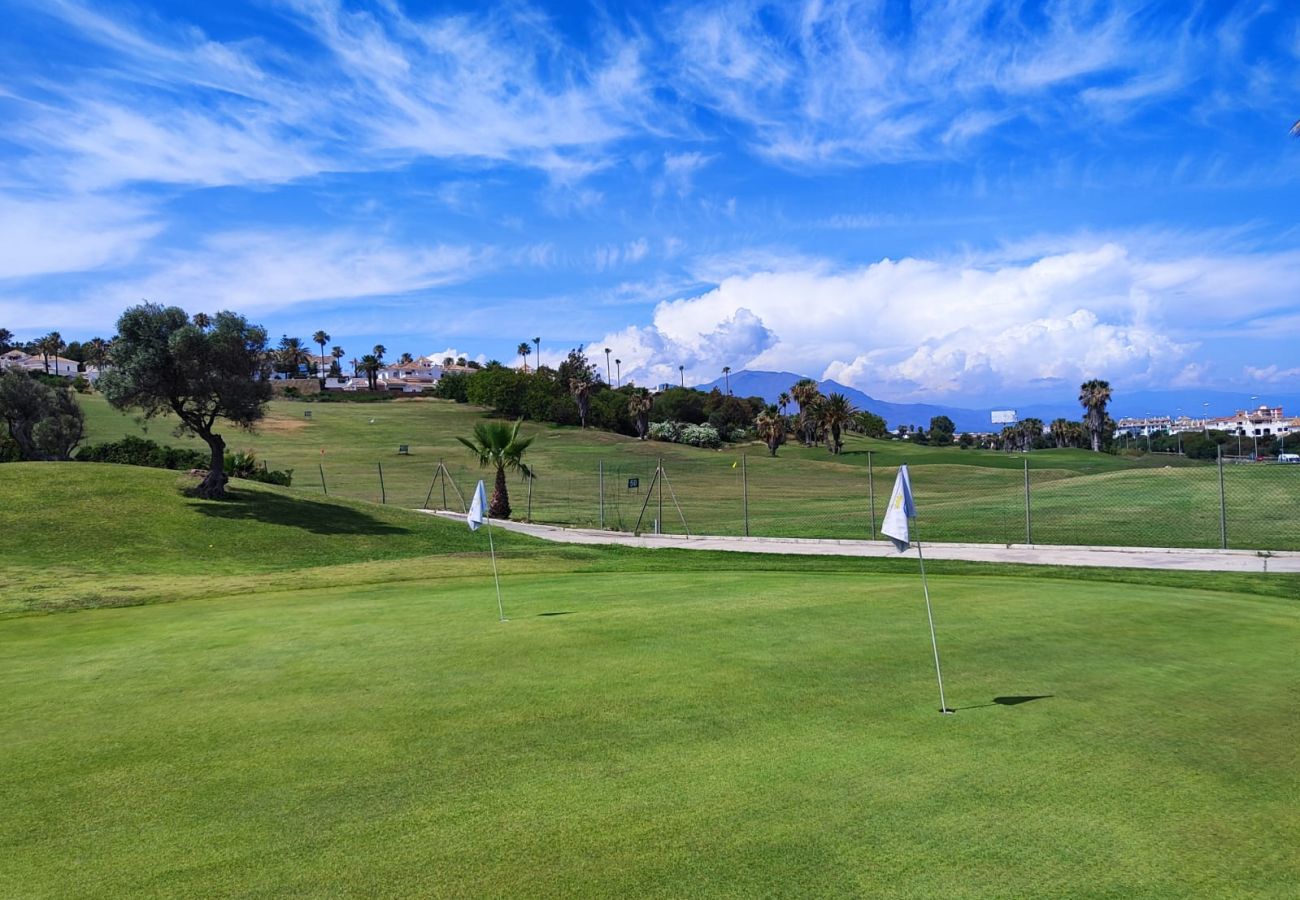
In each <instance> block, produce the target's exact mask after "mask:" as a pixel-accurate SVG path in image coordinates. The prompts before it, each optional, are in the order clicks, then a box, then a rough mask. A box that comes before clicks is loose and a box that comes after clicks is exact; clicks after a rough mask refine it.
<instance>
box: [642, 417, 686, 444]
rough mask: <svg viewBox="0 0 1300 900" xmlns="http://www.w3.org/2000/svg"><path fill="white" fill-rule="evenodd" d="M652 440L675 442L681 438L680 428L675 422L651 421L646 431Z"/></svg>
mask: <svg viewBox="0 0 1300 900" xmlns="http://www.w3.org/2000/svg"><path fill="white" fill-rule="evenodd" d="M648 434H649V435H650V440H652V441H667V442H668V443H670V444H676V443H677V442H678V441H680V440H681V437H682V429H681V426H680V425H678V424H677V423H676V422H651V423H650V430H649V432H648Z"/></svg>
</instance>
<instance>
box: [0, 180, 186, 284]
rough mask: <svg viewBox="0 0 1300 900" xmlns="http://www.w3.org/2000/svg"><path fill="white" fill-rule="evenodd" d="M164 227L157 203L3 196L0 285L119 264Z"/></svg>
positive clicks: (77, 197) (125, 260)
mask: <svg viewBox="0 0 1300 900" xmlns="http://www.w3.org/2000/svg"><path fill="white" fill-rule="evenodd" d="M162 228H163V225H162V222H161V221H160V220H159V218H158V216H157V211H156V209H155V208H154V207H153V206H152V205H150V204H147V203H144V202H140V201H136V200H133V199H130V198H125V197H116V198H110V197H97V196H93V195H92V196H86V195H73V196H66V197H62V198H59V199H50V198H19V197H12V196H6V195H4V194H0V281H3V280H5V279H16V278H31V277H34V276H40V275H48V274H56V273H63V272H85V271H88V270H91V269H98V268H101V267H113V266H120V265H123V264H125V263H127V262H129V261H130V260H132V259H133V258H134V257H135V256H136V254H137V253H138V252H139V251H140V249H141V248H142V247H143V246H144V245H145V244H146V243H147V242H148V241H149V240H150V239H151V238H153V237H154V236H155V235H157V234H158V233H159V232H160V231H161V230H162Z"/></svg>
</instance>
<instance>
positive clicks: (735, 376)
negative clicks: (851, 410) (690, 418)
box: [699, 369, 1300, 431]
mask: <svg viewBox="0 0 1300 900" xmlns="http://www.w3.org/2000/svg"><path fill="white" fill-rule="evenodd" d="M803 377H805V376H803V375H797V374H795V373H794V372H764V371H750V370H748V369H745V370H742V371H739V372H732V373H731V376H730V379H731V392H732V393H733V394H736V395H738V396H742V397H762V398H763V399H765V400H767V401H768V402H769V403H775V402H776V398H777V396H778V395H779V394H780V393H781V392H782V391H788V390H789V389H790V386H791V385H792V384H794V383H795V382H796V381H798V380H799V379H801V378H803ZM725 383H726V379H724V378H718V379H715V380H713V381H710V382H708V383H707V384H702V385H700V386H699V388H700V390H704V391H709V390H712V389H713V388H715V387H717V388H720V389H724V390H725ZM818 387H819V388H820V389H821V391H822V393H824V394H829V393H831V392H838V393H841V394H844V395H845V396H847V397H848V398H849V399H850V400H852V401H853V403H854V405H856V406H857V407H858V408H860V409H865V410H869V411H871V412H873V413H875V414H876V415H878V416H881V417H882V418H884V420H885V421H886V422H887V423H888V424H889V427H890V428H891V429H893V428H897V427H898V426H899V425H919V426H922V427H928V426H929V424H930V419H931V418H932V417H934V416H939V415H944V416H947V417H948V418H950V419H952V421H953V424H954V425H956V426H957V430H958V431H992V430H995V428H994V426H993V425H992V424H991V421H990V414H991V413H992V411H993V409H994V407H983V408H976V409H972V408H967V407H960V406H952V405H947V404H934V403H893V402H890V401H888V400H878V399H876V398H875V397H872V396H870V395H869V394H867V393H865V392H863V391H860V390H858V389H857V388H852V387H848V386H846V385H843V384H840V383H838V382H835V381H829V380H823V381H820V382H818ZM1254 393H1255V394H1258V395H1259V396H1258V397H1254V398H1253V394H1252V392H1249V391H1236V392H1233V391H1206V390H1200V389H1197V390H1168V391H1127V392H1126V391H1123V390H1120V391H1117V392H1116V393H1115V396H1114V399H1113V400H1112V401H1111V405H1110V413H1111V415H1112V416H1113V417H1115V418H1117V419H1118V418H1123V417H1125V416H1131V417H1140V416H1147V415H1167V416H1174V415H1177V414H1178V413H1179V411H1181V414H1182V415H1187V416H1190V417H1193V418H1195V417H1198V416H1200V415H1202V414H1203V411H1204V410H1207V409H1208V411H1209V412H1210V414H1211V415H1227V414H1229V413H1231V412H1233V411H1235V410H1238V409H1249V408H1253V407H1255V406H1258V405H1259V404H1260V403H1268V404H1269V405H1272V406H1282V407H1284V408H1286V409H1289V410H1293V411H1300V394H1292V393H1281V392H1278V393H1270V392H1268V391H1264V390H1262V389H1260V390H1257V391H1255V392H1254ZM1067 394H1068V392H1067ZM1203 404H1208V406H1205V405H1203ZM996 408H997V409H1014V410H1016V412H1017V413H1018V414H1019V416H1020V417H1021V418H1028V417H1030V416H1033V417H1035V418H1039V419H1042V420H1043V421H1044V422H1050V421H1052V420H1053V419H1056V418H1066V419H1077V418H1079V414H1080V413H1079V404H1078V402H1077V400H1076V399H1075V398H1074V396H1072V395H1067V396H1061V397H1059V398H1056V399H1049V400H1044V399H1042V398H1041V397H1039V398H1036V399H1030V400H1027V399H1026V398H1023V397H1021V398H1008V400H1007V402H1005V403H1002V404H999V405H998V406H997V407H996Z"/></svg>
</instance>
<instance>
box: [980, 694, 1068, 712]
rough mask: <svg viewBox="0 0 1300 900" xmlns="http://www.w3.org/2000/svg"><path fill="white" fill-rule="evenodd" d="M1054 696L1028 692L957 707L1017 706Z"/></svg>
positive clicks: (1053, 695)
mask: <svg viewBox="0 0 1300 900" xmlns="http://www.w3.org/2000/svg"><path fill="white" fill-rule="evenodd" d="M1055 696H1056V695H1055V694H1029V695H1024V696H1016V697H994V698H993V702H992V703H976V704H975V705H974V706H959V707H957V709H984V708H985V707H988V706H1019V705H1020V704H1022V703H1030V702H1032V701H1034V700H1046V699H1048V698H1049V697H1055Z"/></svg>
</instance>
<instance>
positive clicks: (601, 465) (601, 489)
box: [596, 459, 605, 531]
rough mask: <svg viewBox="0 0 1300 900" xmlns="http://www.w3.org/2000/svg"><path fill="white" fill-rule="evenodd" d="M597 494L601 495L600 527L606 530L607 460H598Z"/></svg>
mask: <svg viewBox="0 0 1300 900" xmlns="http://www.w3.org/2000/svg"><path fill="white" fill-rule="evenodd" d="M596 480H597V482H598V485H599V486H598V488H597V494H599V496H600V529H601V531H604V530H605V461H604V460H603V459H601V460H597V461H596Z"/></svg>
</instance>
